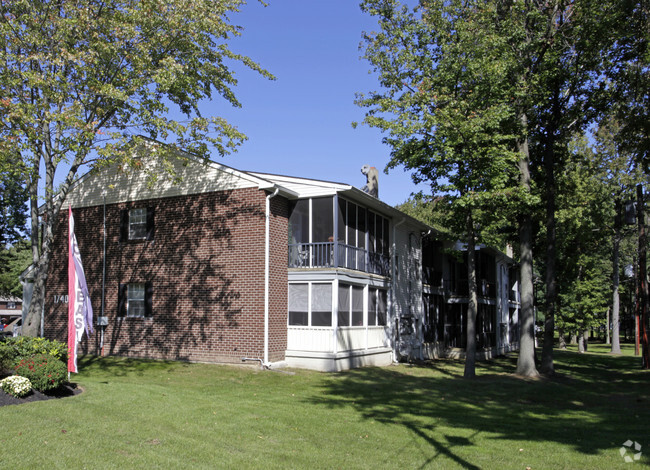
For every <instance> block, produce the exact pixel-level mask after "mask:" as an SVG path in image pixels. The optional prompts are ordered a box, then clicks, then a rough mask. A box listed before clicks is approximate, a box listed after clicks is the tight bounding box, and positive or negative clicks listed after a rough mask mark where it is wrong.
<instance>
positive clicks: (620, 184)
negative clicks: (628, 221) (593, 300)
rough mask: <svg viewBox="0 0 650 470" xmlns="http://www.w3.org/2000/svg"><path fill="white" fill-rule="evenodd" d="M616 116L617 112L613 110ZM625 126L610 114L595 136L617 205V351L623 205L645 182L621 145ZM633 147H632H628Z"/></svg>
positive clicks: (616, 344)
mask: <svg viewBox="0 0 650 470" xmlns="http://www.w3.org/2000/svg"><path fill="white" fill-rule="evenodd" d="M612 114H614V115H615V113H612ZM620 137H621V127H620V125H619V122H618V121H617V120H616V119H615V118H613V117H612V116H608V117H606V118H605V120H604V121H603V122H602V123H601V124H600V125H599V126H598V129H597V131H596V133H595V135H594V138H595V148H594V150H595V152H596V153H597V154H598V155H599V161H600V162H601V163H600V164H601V167H600V172H599V174H600V179H601V181H602V184H604V185H606V186H607V188H608V190H609V193H610V194H611V203H610V204H611V205H612V206H613V208H614V224H613V226H612V230H611V234H612V319H611V323H612V343H611V344H612V347H611V352H612V353H614V354H620V353H621V346H620V333H619V323H620V320H619V312H620V299H619V287H620V270H621V269H620V257H621V256H620V255H621V249H620V246H621V242H622V240H623V238H624V236H625V234H626V232H629V230H626V227H625V225H624V221H623V210H624V208H623V204H624V203H625V202H626V201H627V200H631V199H632V198H633V197H634V191H635V188H636V185H637V184H640V183H643V182H644V181H645V179H646V178H645V177H644V175H643V173H642V170H641V165H640V164H639V163H638V159H637V158H636V155H634V154H631V153H628V152H627V151H626V147H627V146H623V145H621V142H620V140H619V138H620ZM628 148H629V147H628Z"/></svg>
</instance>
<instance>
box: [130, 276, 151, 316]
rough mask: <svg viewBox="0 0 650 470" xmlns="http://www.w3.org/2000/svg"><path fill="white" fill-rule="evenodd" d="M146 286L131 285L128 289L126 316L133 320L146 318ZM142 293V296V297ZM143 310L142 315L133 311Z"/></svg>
mask: <svg viewBox="0 0 650 470" xmlns="http://www.w3.org/2000/svg"><path fill="white" fill-rule="evenodd" d="M146 291H147V288H146V284H145V283H143V282H142V283H139V282H138V283H129V284H128V287H127V288H126V316H127V317H131V318H144V317H145V315H146V313H147V307H146V296H147V294H146ZM140 293H141V294H142V296H141V297H140ZM140 309H141V310H142V313H139V312H138V313H133V310H136V311H138V310H140Z"/></svg>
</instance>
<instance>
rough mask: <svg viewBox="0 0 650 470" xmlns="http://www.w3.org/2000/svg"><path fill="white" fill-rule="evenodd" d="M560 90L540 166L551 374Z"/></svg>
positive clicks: (545, 351) (544, 365) (544, 367)
mask: <svg viewBox="0 0 650 470" xmlns="http://www.w3.org/2000/svg"><path fill="white" fill-rule="evenodd" d="M559 103H560V90H559V86H555V90H554V93H553V103H552V112H551V117H550V122H549V123H548V126H547V132H546V142H545V151H544V169H545V172H546V181H545V185H546V276H545V279H544V281H545V284H546V299H545V300H546V313H545V315H544V345H543V346H542V362H541V364H540V371H541V372H542V373H544V374H547V375H553V374H554V373H555V367H554V365H553V346H554V342H555V306H556V303H557V279H556V277H557V273H556V269H555V261H556V258H557V251H556V238H557V237H556V220H555V198H556V186H557V185H556V181H555V140H556V131H557V128H558V123H559V122H560V120H561V119H562V117H561V110H560V104H559Z"/></svg>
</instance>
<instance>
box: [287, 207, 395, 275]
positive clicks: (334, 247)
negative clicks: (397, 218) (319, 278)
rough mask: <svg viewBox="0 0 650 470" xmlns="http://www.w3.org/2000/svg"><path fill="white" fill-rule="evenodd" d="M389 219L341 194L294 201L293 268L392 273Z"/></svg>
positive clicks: (291, 212)
mask: <svg viewBox="0 0 650 470" xmlns="http://www.w3.org/2000/svg"><path fill="white" fill-rule="evenodd" d="M389 234H390V230H389V221H388V219H387V218H385V217H383V216H382V215H380V214H377V213H375V212H373V211H371V210H369V209H367V208H366V207H363V206H361V205H359V204H356V203H353V202H351V201H347V200H345V199H343V198H341V197H338V196H328V197H317V198H307V199H299V200H297V201H292V202H291V204H290V207H289V256H288V258H289V259H288V263H289V267H290V268H346V269H353V270H356V271H362V272H366V273H372V274H379V275H382V276H389V275H390V257H389V246H390V245H389Z"/></svg>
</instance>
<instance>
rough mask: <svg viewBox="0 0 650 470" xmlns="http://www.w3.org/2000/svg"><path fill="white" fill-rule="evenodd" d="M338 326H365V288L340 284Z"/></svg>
mask: <svg viewBox="0 0 650 470" xmlns="http://www.w3.org/2000/svg"><path fill="white" fill-rule="evenodd" d="M338 326H363V287H362V286H352V285H349V284H343V283H341V284H339V311H338Z"/></svg>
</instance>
